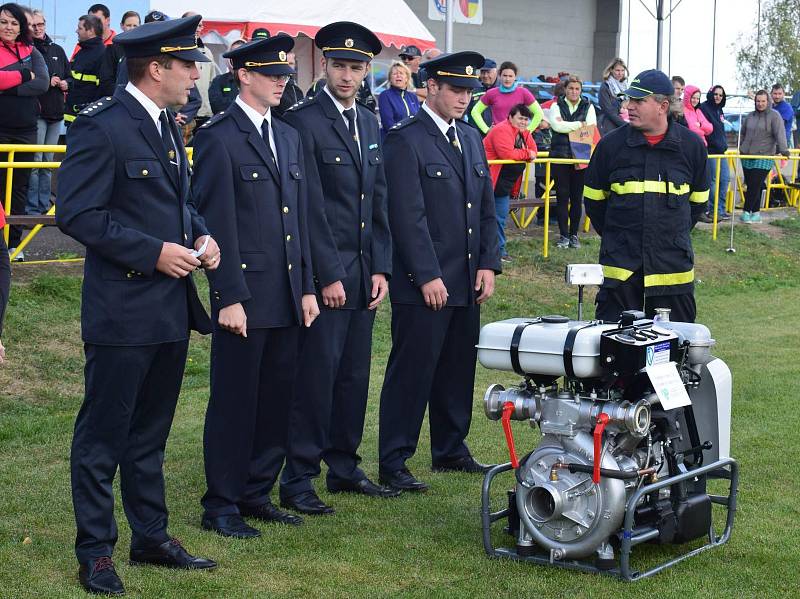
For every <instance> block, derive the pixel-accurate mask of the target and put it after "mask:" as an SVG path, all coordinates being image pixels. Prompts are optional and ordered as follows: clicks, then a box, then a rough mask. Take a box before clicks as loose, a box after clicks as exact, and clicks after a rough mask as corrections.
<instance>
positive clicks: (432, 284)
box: [421, 277, 447, 310]
mask: <svg viewBox="0 0 800 599" xmlns="http://www.w3.org/2000/svg"><path fill="white" fill-rule="evenodd" d="M421 289H422V297H423V298H425V305H426V306H428V307H429V308H430V309H431V310H441V309H442V308H444V306H445V304H446V303H447V287H445V286H444V281H442V279H441V277H439V278H437V279H434V280H433V281H428V282H427V283H425V284H424V285H423V286H422V288H421Z"/></svg>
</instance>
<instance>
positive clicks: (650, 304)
mask: <svg viewBox="0 0 800 599" xmlns="http://www.w3.org/2000/svg"><path fill="white" fill-rule="evenodd" d="M596 304H597V306H596V310H595V318H597V319H599V320H605V321H609V322H617V321H618V320H619V316H620V314H621V313H622V312H624V311H625V310H643V311H644V313H645V315H646V316H647V317H648V318H652V317H653V316H655V313H656V308H669V309H670V314H669V319H670V320H674V321H676V322H694V320H695V318H696V317H697V306H696V304H695V301H694V293H692V292H690V293H678V294H674V295H650V296H645V294H644V276H643V275H642V271H638V272H635V273H634V274H632V275H631V276H630V278H629V279H628V280H627V281H623V282H622V283H620V284H619V285H618V286H617V287H613V288H608V287H601V288H600V290H599V291H598V292H597V299H596Z"/></svg>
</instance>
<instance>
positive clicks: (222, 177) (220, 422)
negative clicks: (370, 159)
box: [192, 35, 319, 538]
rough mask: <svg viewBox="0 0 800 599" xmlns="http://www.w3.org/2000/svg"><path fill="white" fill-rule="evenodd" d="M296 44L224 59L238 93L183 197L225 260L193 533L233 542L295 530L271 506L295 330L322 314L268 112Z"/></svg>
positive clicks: (216, 291) (214, 306) (294, 183)
mask: <svg viewBox="0 0 800 599" xmlns="http://www.w3.org/2000/svg"><path fill="white" fill-rule="evenodd" d="M293 46H294V40H292V38H290V37H289V36H286V35H278V36H276V37H271V38H268V39H256V40H254V41H252V42H249V43H247V44H245V45H243V46H241V47H239V48H237V49H235V50H232V51H230V52H228V53H226V54H225V57H226V58H230V59H231V61H232V62H233V69H234V74H235V76H236V77H237V79H238V80H239V90H240V91H239V95H238V96H237V98H236V99H235V100H234V102H233V104H232V105H231V106H230V107H229V108H228V109H227V110H226V111H225V112H224V113H222V114H218V115H216V116H214V117H213V118H212V119H211V120H210V121H209V122H208V123H206V124H205V125H203V126H201V127H200V129H199V130H198V133H197V136H196V137H195V146H194V147H195V154H194V156H195V172H194V176H193V177H192V197H193V200H194V202H195V203H196V204H197V208H198V210H199V212H200V215H201V216H202V217H203V218H204V219H205V221H206V225H207V226H208V228H209V230H210V231H211V232H212V233H213V234H214V238H215V239H216V240H217V242H218V243H219V244H220V247H221V248H224V250H225V252H224V254H223V258H222V263H221V264H220V267H219V269H217V270H215V271H210V272H209V273H208V281H209V292H210V295H211V310H212V313H211V316H212V322H213V323H214V333H213V337H212V342H211V400H210V401H209V404H208V411H207V412H206V427H205V436H204V452H205V466H206V481H207V483H208V490H207V491H206V494H205V496H204V497H203V499H202V504H203V508H204V510H205V511H204V514H203V519H202V526H203V528H205V529H207V530H213V531H215V532H217V533H219V534H222V535H224V536H231V537H238V538H248V537H256V536H259V534H260V533H259V531H258V530H257V529H255V528H252V527H250V526H248V525H247V524H245V522H244V521H243V520H242V516H250V517H253V518H256V519H258V520H261V521H266V522H280V523H285V524H300V523H301V522H302V519H301V518H299V517H298V516H295V515H292V514H287V513H285V512H282V511H280V510H279V509H278V508H276V507H275V506H274V505H273V504H272V502H271V501H270V498H269V493H270V491H271V489H272V486H273V485H274V483H275V481H276V480H277V478H278V474H279V473H280V470H281V466H283V458H284V453H285V445H286V429H287V418H288V410H289V405H290V403H291V402H290V399H291V397H292V388H293V386H294V374H295V368H296V365H297V344H298V339H299V337H300V325H301V324H304V325H305V326H307V327H308V326H310V325H311V322H312V321H313V320H314V318H315V317H316V315H317V314H319V309H318V308H317V298H316V296H315V295H314V278H313V273H312V270H311V250H310V249H309V246H308V230H307V227H306V207H307V187H306V186H307V181H306V179H305V177H304V171H305V169H304V168H303V154H302V150H301V147H300V136H299V135H298V134H297V131H295V130H294V129H292V128H291V127H289V126H288V125H287V124H285V123H283V122H282V121H280V120H279V119H278V118H276V117H275V115H274V114H273V112H272V109H273V108H274V107H275V106H277V105H278V103H279V102H280V97H281V94H282V93H283V90H284V88H285V86H286V81H287V80H288V78H289V75H290V74H292V73H293V72H294V70H293V69H292V68H291V67H290V66H289V64H288V63H287V62H286V53H287V52H288V51H289V50H291V49H292V47H293Z"/></svg>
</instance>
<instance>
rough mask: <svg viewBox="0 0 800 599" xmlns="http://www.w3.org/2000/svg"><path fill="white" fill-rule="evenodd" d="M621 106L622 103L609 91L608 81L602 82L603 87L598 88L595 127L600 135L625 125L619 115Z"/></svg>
mask: <svg viewBox="0 0 800 599" xmlns="http://www.w3.org/2000/svg"><path fill="white" fill-rule="evenodd" d="M621 106H622V101H621V100H620V99H619V98H618V97H617V96H615V95H614V92H612V91H611V86H609V85H608V81H603V85H601V86H600V110H599V111H598V113H597V127H598V128H599V129H600V135H605V134H606V133H610V132H611V131H613V130H614V129H616V128H617V127H622V126H623V125H624V124H625V119H623V118H622V117H621V116H620V114H619V109H620V107H621Z"/></svg>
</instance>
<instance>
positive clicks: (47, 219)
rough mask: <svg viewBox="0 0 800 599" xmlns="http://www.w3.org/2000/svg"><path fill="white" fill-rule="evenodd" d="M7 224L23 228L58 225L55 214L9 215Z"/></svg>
mask: <svg viewBox="0 0 800 599" xmlns="http://www.w3.org/2000/svg"><path fill="white" fill-rule="evenodd" d="M6 222H7V223H8V224H9V225H18V226H22V227H34V226H36V225H42V226H43V227H53V226H55V224H56V215H55V214H9V215H6Z"/></svg>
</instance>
